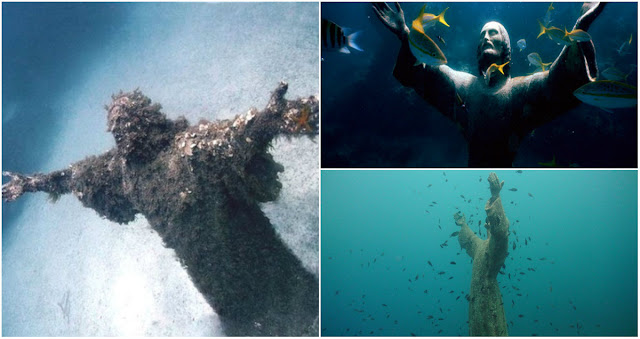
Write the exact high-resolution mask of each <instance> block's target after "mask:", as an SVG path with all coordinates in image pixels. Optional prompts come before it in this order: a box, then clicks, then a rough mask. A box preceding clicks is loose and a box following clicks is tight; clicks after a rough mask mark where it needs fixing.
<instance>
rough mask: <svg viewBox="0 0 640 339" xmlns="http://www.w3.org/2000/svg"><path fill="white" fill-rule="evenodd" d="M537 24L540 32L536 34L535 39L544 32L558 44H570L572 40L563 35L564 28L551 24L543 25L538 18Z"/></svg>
mask: <svg viewBox="0 0 640 339" xmlns="http://www.w3.org/2000/svg"><path fill="white" fill-rule="evenodd" d="M538 25H540V34H538V37H537V38H536V39H538V38H540V37H541V36H543V35H545V34H546V35H547V36H548V37H549V39H551V40H552V41H554V42H555V43H557V44H559V45H560V44H562V45H571V43H572V41H571V40H570V39H569V38H567V36H566V35H565V32H566V30H564V31H563V30H561V29H560V28H558V27H553V26H552V27H545V26H544V25H543V24H542V22H540V20H538Z"/></svg>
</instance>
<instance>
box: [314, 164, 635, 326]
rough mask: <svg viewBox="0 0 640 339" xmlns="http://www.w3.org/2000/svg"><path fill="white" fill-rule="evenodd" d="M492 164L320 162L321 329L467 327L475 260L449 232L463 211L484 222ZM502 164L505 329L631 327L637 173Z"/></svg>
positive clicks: (501, 281)
mask: <svg viewBox="0 0 640 339" xmlns="http://www.w3.org/2000/svg"><path fill="white" fill-rule="evenodd" d="M489 173H490V172H489V171H461V170H458V171H456V170H449V171H445V172H443V171H442V170H430V171H326V170H325V171H322V174H321V178H322V197H321V201H322V205H321V217H322V219H321V222H322V228H321V232H322V238H321V239H322V240H321V249H322V252H321V260H322V261H321V267H322V272H321V279H322V309H321V312H322V318H321V319H322V322H321V327H322V335H349V336H354V335H376V336H377V335H387V336H393V335H403V336H409V335H411V334H412V333H413V334H415V335H446V336H455V335H468V324H467V320H468V302H467V301H466V299H465V295H466V294H467V293H469V284H470V280H471V260H470V258H469V256H468V255H467V254H466V253H465V252H463V251H462V250H461V249H460V246H459V244H458V240H457V237H453V238H450V235H451V234H452V232H454V231H457V230H459V227H458V226H456V225H455V223H454V221H453V214H454V213H455V212H456V211H458V210H460V211H461V212H463V213H464V214H465V215H466V217H467V222H468V224H469V226H470V227H471V229H472V230H474V232H476V233H477V232H478V231H477V230H478V221H484V218H485V217H486V215H485V213H484V204H485V202H486V199H487V198H488V197H489V196H490V193H489V189H488V183H487V180H486V179H487V177H488V175H489ZM497 174H498V176H499V178H500V180H504V181H505V186H504V188H503V190H502V192H501V196H502V202H503V205H504V208H505V212H506V215H507V217H508V219H509V221H510V224H511V226H510V230H511V235H510V236H509V252H510V253H509V256H508V257H507V259H506V262H505V264H506V268H505V269H504V272H505V275H502V274H499V275H498V281H499V284H500V286H501V291H502V295H503V301H504V305H505V312H506V316H507V322H508V326H509V334H510V335H516V336H529V335H532V334H537V335H553V336H565V335H568V336H572V335H598V336H609V335H625V336H636V335H637V319H638V309H637V300H638V298H637V297H638V296H637V286H638V284H637V276H638V275H637V267H638V264H637V253H638V247H637V241H638V236H637V235H638V233H637V219H638V218H637V183H638V181H637V172H636V171H524V172H523V173H516V171H513V170H512V171H498V172H497ZM428 185H432V186H431V187H428ZM510 188H517V191H515V192H514V191H509V189H510ZM529 193H530V194H531V195H532V196H529ZM461 195H464V197H465V198H464V199H463V198H462V197H461ZM469 200H471V202H469ZM433 201H435V202H437V204H435V205H434V204H433ZM429 205H433V206H432V207H430V206H429ZM427 211H428V212H427ZM439 226H440V227H441V229H440V227H439ZM516 237H517V238H518V241H517V243H516V245H517V247H516V249H515V250H512V247H511V246H512V243H513V242H514V241H516ZM482 238H483V239H484V238H486V230H485V229H484V228H483V230H482ZM525 238H526V239H527V245H525ZM446 240H448V246H445V247H441V246H440V245H441V244H443V243H444V242H445V241H446ZM383 253H384V255H383ZM527 258H531V259H532V260H528V259H527ZM541 258H546V259H545V260H540V259H541ZM427 261H431V263H432V264H433V267H431V266H429V264H428V263H427ZM451 261H455V262H456V264H455V265H452V264H450V262H451ZM528 268H533V269H534V270H535V271H531V270H528ZM440 271H445V272H446V274H443V275H438V274H437V273H438V272H440ZM520 272H523V273H524V274H520ZM509 274H510V275H511V279H509V278H508V275H509ZM416 275H418V276H419V277H418V280H415V277H416ZM449 277H453V279H450V280H449ZM409 279H411V282H409ZM514 286H515V288H518V289H519V290H516V289H514ZM424 290H428V293H424ZM450 291H453V293H450ZM517 293H520V294H522V296H517ZM458 296H460V298H458V300H456V298H457V297H458ZM382 304H386V305H387V306H383V305H382ZM573 306H575V309H574V307H573ZM520 314H521V315H523V317H519V316H518V315H520ZM429 315H433V316H434V319H431V320H428V319H427V317H428V316H429ZM438 318H443V320H437V319H438ZM396 321H397V323H396ZM577 327H579V333H578V328H577ZM440 330H442V332H439V331H440Z"/></svg>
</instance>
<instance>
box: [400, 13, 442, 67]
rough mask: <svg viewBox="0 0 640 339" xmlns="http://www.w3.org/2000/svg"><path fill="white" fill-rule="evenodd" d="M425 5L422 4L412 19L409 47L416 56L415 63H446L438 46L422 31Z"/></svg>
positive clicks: (431, 64) (434, 64)
mask: <svg viewBox="0 0 640 339" xmlns="http://www.w3.org/2000/svg"><path fill="white" fill-rule="evenodd" d="M425 7H426V5H425V6H422V9H421V10H420V14H419V15H418V17H417V18H416V19H415V20H413V23H412V24H411V30H410V31H409V49H411V53H413V55H414V56H415V57H416V59H417V61H416V65H418V64H425V65H429V66H439V65H444V64H446V63H447V58H446V57H445V56H444V54H443V53H442V51H441V50H440V47H438V45H437V44H436V43H435V42H434V41H433V40H432V39H431V38H430V37H429V36H428V35H426V34H425V33H424V28H423V26H422V17H423V16H424V9H425Z"/></svg>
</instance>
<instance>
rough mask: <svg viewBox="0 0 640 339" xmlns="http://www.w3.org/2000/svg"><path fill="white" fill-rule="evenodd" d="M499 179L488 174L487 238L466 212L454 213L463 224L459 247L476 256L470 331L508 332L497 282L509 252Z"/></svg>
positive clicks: (471, 255)
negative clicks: (475, 230)
mask: <svg viewBox="0 0 640 339" xmlns="http://www.w3.org/2000/svg"><path fill="white" fill-rule="evenodd" d="M502 186H504V181H503V182H500V181H499V180H498V176H497V175H496V174H495V173H491V174H490V175H489V189H490V190H491V198H490V199H489V201H487V204H486V205H485V207H484V210H485V212H486V213H487V222H486V223H485V227H486V228H487V239H486V240H482V239H481V238H480V237H478V236H477V235H476V234H475V233H473V231H472V230H471V229H470V228H469V226H468V225H467V222H466V220H465V217H464V214H461V213H460V212H457V213H456V214H455V215H454V216H453V217H454V219H455V221H456V225H458V226H460V233H458V241H459V242H460V247H462V248H463V249H464V250H466V251H467V254H469V256H470V257H471V258H472V259H473V269H472V273H471V289H470V292H469V335H472V336H487V337H491V336H506V335H508V333H507V318H506V317H505V314H504V306H503V302H502V294H500V286H499V285H498V279H497V276H498V272H499V271H500V268H501V267H502V265H503V264H504V261H505V259H506V258H507V255H508V254H509V252H508V249H509V220H508V219H507V216H506V215H505V214H504V210H503V209H502V200H501V199H500V190H501V189H502Z"/></svg>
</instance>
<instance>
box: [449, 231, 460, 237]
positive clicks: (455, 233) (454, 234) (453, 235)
mask: <svg viewBox="0 0 640 339" xmlns="http://www.w3.org/2000/svg"><path fill="white" fill-rule="evenodd" d="M458 233H460V232H453V233H451V235H450V236H449V237H455V236H456V235H458Z"/></svg>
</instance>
